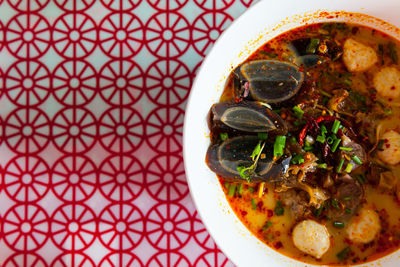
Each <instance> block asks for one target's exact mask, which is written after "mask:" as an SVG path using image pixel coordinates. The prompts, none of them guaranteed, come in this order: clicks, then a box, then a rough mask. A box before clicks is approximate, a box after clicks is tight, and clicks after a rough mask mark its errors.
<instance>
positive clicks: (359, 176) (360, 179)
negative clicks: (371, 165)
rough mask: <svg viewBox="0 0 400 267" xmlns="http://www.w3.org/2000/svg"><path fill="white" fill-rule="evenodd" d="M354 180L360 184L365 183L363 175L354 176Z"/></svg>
mask: <svg viewBox="0 0 400 267" xmlns="http://www.w3.org/2000/svg"><path fill="white" fill-rule="evenodd" d="M356 180H357V181H358V182H359V183H360V184H363V183H365V176H364V174H358V175H357V176H356Z"/></svg>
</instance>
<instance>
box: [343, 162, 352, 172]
mask: <svg viewBox="0 0 400 267" xmlns="http://www.w3.org/2000/svg"><path fill="white" fill-rule="evenodd" d="M353 167H354V165H353V164H351V163H349V164H347V166H346V169H345V170H344V171H345V172H347V173H350V172H351V171H352V170H353Z"/></svg>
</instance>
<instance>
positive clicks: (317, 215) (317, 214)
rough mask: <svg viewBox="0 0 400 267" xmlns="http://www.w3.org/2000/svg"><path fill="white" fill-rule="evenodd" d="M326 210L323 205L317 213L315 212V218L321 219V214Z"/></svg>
mask: <svg viewBox="0 0 400 267" xmlns="http://www.w3.org/2000/svg"><path fill="white" fill-rule="evenodd" d="M323 209H324V206H323V205H321V207H319V208H318V209H316V210H315V211H314V216H315V217H317V218H318V217H319V216H321V213H322V210H323Z"/></svg>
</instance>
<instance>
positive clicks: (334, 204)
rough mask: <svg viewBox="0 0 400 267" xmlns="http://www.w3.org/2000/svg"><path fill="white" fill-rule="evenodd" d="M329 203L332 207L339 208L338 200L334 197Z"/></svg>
mask: <svg viewBox="0 0 400 267" xmlns="http://www.w3.org/2000/svg"><path fill="white" fill-rule="evenodd" d="M331 204H332V207H334V208H335V209H337V210H338V209H340V208H339V202H338V201H337V200H336V199H332V200H331Z"/></svg>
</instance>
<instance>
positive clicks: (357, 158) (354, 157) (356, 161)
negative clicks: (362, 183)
mask: <svg viewBox="0 0 400 267" xmlns="http://www.w3.org/2000/svg"><path fill="white" fill-rule="evenodd" d="M351 159H352V160H353V161H354V162H355V163H357V164H358V165H361V164H363V162H362V161H361V159H360V158H359V157H357V156H356V155H353V156H351Z"/></svg>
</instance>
